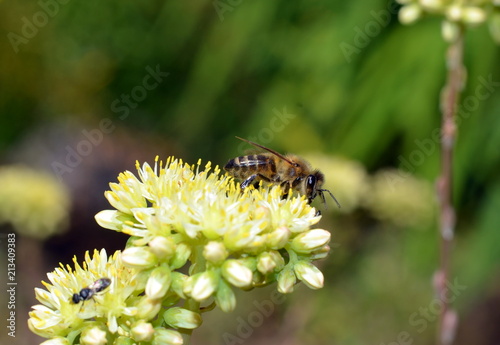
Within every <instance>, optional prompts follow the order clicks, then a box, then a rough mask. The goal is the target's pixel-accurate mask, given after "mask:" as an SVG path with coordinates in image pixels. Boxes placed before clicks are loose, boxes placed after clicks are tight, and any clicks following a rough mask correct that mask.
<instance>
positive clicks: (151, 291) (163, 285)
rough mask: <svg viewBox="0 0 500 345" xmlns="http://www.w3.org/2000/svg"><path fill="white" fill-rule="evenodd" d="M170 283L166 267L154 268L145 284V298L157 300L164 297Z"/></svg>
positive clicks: (170, 279) (169, 273) (169, 275)
mask: <svg viewBox="0 0 500 345" xmlns="http://www.w3.org/2000/svg"><path fill="white" fill-rule="evenodd" d="M171 282H172V277H171V272H170V269H169V268H168V267H165V266H161V267H156V268H155V269H153V271H152V272H151V275H150V276H149V279H148V283H147V284H146V290H145V292H146V296H148V297H149V298H150V299H158V298H162V297H163V296H165V294H166V293H167V291H168V289H169V288H170V283H171Z"/></svg>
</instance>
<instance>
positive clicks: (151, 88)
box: [0, 0, 500, 345]
mask: <svg viewBox="0 0 500 345" xmlns="http://www.w3.org/2000/svg"><path fill="white" fill-rule="evenodd" d="M397 8H398V7H397V5H396V4H395V3H394V2H393V1H378V0H373V1H369V2H368V1H361V0H352V1H338V0H330V1H306V0H296V1H264V0H253V1H248V0H247V1H245V0H239V1H237V0H216V1H212V0H210V1H202V0H191V1H171V0H169V1H147V2H140V1H128V0H124V1H113V0H109V1H95V0H87V1H66V2H64V1H62V0H60V1H57V0H41V1H39V2H35V1H27V0H19V1H15V2H14V1H5V0H4V1H3V2H0V27H1V30H2V37H3V38H2V40H1V41H0V45H1V46H0V85H1V86H0V87H1V91H0V114H1V117H0V163H1V164H2V166H0V178H1V180H0V181H1V185H2V187H0V189H2V191H1V192H0V210H3V211H0V213H1V214H0V216H1V217H2V218H0V219H1V220H3V221H4V225H3V228H2V237H1V242H2V243H3V244H5V243H6V241H5V239H6V235H5V234H6V233H7V232H15V233H16V234H17V237H16V238H17V242H16V245H17V247H16V248H17V252H16V255H17V256H16V259H17V261H16V265H17V266H16V267H17V270H18V271H17V272H18V275H17V279H18V280H17V281H18V284H19V288H18V291H17V300H16V303H17V309H16V310H17V336H16V338H15V339H11V338H10V337H9V338H7V335H4V334H3V333H2V335H1V337H2V338H0V342H2V343H4V342H5V341H7V340H6V339H8V340H9V341H12V340H13V341H15V342H17V341H19V343H20V344H37V343H39V342H41V339H40V338H37V337H36V336H34V335H31V334H30V333H29V332H28V331H27V327H26V319H27V312H28V310H29V307H30V306H31V305H33V304H35V303H36V301H35V299H34V293H33V288H34V287H41V284H40V280H42V279H45V280H46V272H49V271H51V270H53V267H55V266H57V265H58V263H59V262H63V263H65V264H66V263H71V258H72V256H73V255H77V256H78V257H79V260H80V261H81V260H82V258H83V253H84V252H85V250H92V249H94V248H102V247H105V248H107V249H108V252H110V251H113V250H116V249H120V248H123V246H124V243H125V240H126V238H125V236H121V235H120V234H116V233H112V232H111V231H108V230H104V229H100V228H99V227H98V226H97V224H95V221H94V218H93V216H94V215H95V214H96V213H97V212H98V211H100V210H102V209H106V208H110V206H109V205H108V204H107V201H106V200H105V199H104V196H103V193H104V191H105V190H106V189H107V188H108V183H109V182H112V181H115V180H116V176H117V175H118V173H119V172H120V171H123V170H126V169H128V170H132V171H134V164H135V161H136V160H139V161H141V162H142V161H149V162H153V159H154V157H155V156H156V155H159V156H160V157H161V158H166V157H167V156H168V155H172V154H174V155H176V156H179V157H181V158H183V159H184V160H185V161H188V162H193V163H194V162H196V161H197V160H198V159H199V158H202V159H203V160H204V161H206V160H211V161H212V162H213V163H214V164H219V165H224V164H225V163H226V162H227V160H228V159H230V158H233V157H235V156H238V155H243V154H244V153H245V150H247V149H248V148H249V147H248V145H247V144H244V143H242V142H240V141H238V140H237V139H236V138H235V135H237V136H241V137H244V138H248V139H251V140H254V141H257V142H259V143H261V144H263V145H265V146H268V147H271V148H273V149H275V150H278V151H280V152H293V153H297V154H302V155H303V156H304V157H306V158H308V159H310V161H311V163H313V165H314V166H316V167H318V168H320V169H321V170H322V171H323V172H324V173H325V175H326V178H327V188H330V189H331V191H332V192H333V193H334V194H335V195H336V197H337V199H338V200H339V202H340V203H341V204H342V206H343V208H342V209H340V210H336V209H335V208H336V206H335V204H334V202H333V201H332V200H331V199H330V200H328V201H327V203H328V208H327V209H326V210H325V209H324V208H322V207H323V206H321V205H320V203H319V202H318V201H316V205H317V206H318V207H320V208H321V210H322V212H323V214H324V217H323V219H322V221H321V223H320V224H319V226H320V227H323V228H326V229H329V230H330V231H331V232H332V234H333V236H332V238H333V240H332V254H331V255H330V257H329V258H327V259H326V260H323V261H322V262H321V263H320V266H321V268H322V270H323V271H324V272H325V281H326V283H325V288H324V289H322V290H319V291H309V290H308V289H306V288H298V289H297V291H296V292H294V293H293V294H292V295H289V296H286V298H285V299H281V300H280V303H273V306H274V308H273V312H272V313H270V314H269V315H267V314H266V315H264V314H262V312H259V308H258V306H257V304H258V303H259V301H265V300H270V298H271V297H270V296H271V294H272V291H273V288H274V287H272V288H266V289H263V290H260V291H252V292H249V293H240V294H238V297H239V299H238V309H237V310H236V311H235V312H234V313H233V314H223V313H221V312H213V313H208V314H206V317H205V321H204V322H205V323H204V325H203V326H202V327H201V328H200V329H199V330H197V331H195V337H194V343H195V344H346V345H347V344H410V343H412V342H413V343H419V344H432V343H434V339H435V328H436V321H435V318H436V315H437V313H438V310H439V305H438V304H436V301H437V300H436V298H435V296H434V293H433V289H432V284H431V281H432V276H433V273H434V271H435V270H436V267H437V262H438V258H439V250H438V234H437V228H436V224H437V218H436V215H437V211H436V200H435V196H434V192H433V184H434V182H435V179H436V177H437V174H438V172H439V145H438V142H437V141H436V138H437V136H436V135H438V134H436V133H439V127H440V116H441V115H440V112H439V96H440V91H441V88H442V86H443V84H444V83H445V79H446V68H445V59H444V56H445V51H446V44H445V43H444V42H443V40H442V38H441V34H440V20H439V18H426V19H424V20H422V21H420V22H418V23H417V24H416V25H413V26H402V25H401V24H399V22H398V20H397ZM498 53H499V50H498V47H497V46H496V45H495V44H494V43H493V41H492V39H491V38H490V36H489V34H488V31H487V28H486V27H485V26H480V27H477V28H473V29H471V30H468V32H467V37H466V43H465V57H464V59H465V64H466V67H467V71H468V78H467V83H466V85H465V88H464V93H463V97H462V102H461V105H460V111H461V112H460V113H459V116H458V123H459V134H458V141H457V143H456V150H455V155H456V156H455V157H456V160H455V164H454V168H455V171H454V174H455V175H454V181H453V184H454V200H455V205H456V211H457V229H456V231H457V238H456V242H455V243H456V245H455V248H454V253H453V268H452V273H451V281H452V282H454V283H453V284H455V286H458V288H457V289H456V291H455V292H454V294H453V297H454V298H453V300H454V302H453V304H454V306H455V307H456V308H457V309H458V311H459V315H460V325H459V329H458V334H457V340H456V342H455V343H456V344H471V343H473V344H497V343H498V341H500V340H499V339H500V330H499V329H498V327H497V326H498V324H499V322H500V270H499V263H500V260H499V259H500V250H499V249H498V243H500V212H499V209H500V174H499V171H500V149H499V148H500V116H499V114H500V91H499V90H498V86H499V84H498V82H497V81H500V68H499V64H498V61H499V59H498ZM12 169H14V170H12ZM15 169H19V170H15ZM23 169H24V170H23ZM26 171H31V172H33V171H34V172H36V173H39V174H40V176H41V177H40V180H37V177H36V175H37V174H35V176H33V174H30V173H27V175H26V174H24V173H25V172H26ZM47 176H49V177H50V178H52V179H53V181H52V182H51V183H46V182H44V181H45V180H43V179H44V178H48V177H47ZM15 177H17V180H16V178H15ZM57 183H59V184H60V185H57ZM7 186H8V187H9V188H7ZM16 188H17V189H16ZM65 193H66V194H65ZM65 212H66V213H67V215H66V216H65ZM56 231H58V233H57V234H55V235H54V234H53V232H56ZM2 251H5V246H2ZM3 254H5V253H3ZM3 254H2V255H3ZM3 257H5V255H3ZM2 262H3V260H2ZM6 269H7V268H6V264H5V265H2V267H0V274H2V281H3V279H4V277H6V276H7V274H6V272H5V270H6ZM2 288H3V287H2ZM0 302H1V303H2V305H0V310H1V311H2V313H4V314H5V315H7V314H6V312H7V309H6V307H5V306H6V305H7V301H6V296H2V297H0ZM425 310H427V311H428V313H427V314H425V313H424V312H425ZM429 310H430V311H429ZM259 313H261V316H262V317H261V318H259V317H258V314H259ZM4 314H2V319H4V318H3V316H4ZM252 315H253V316H252ZM252 317H254V318H256V319H255V320H253V321H252V320H250V319H249V318H252ZM259 320H261V321H259ZM249 322H250V323H251V322H253V323H254V326H249V327H247V328H245V327H244V326H243V325H244V324H245V323H247V324H248V323H249ZM228 339H229V340H228Z"/></svg>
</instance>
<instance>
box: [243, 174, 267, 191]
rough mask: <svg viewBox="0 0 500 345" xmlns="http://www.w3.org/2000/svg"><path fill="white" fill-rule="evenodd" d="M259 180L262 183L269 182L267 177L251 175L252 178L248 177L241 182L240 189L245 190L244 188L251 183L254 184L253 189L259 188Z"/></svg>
mask: <svg viewBox="0 0 500 345" xmlns="http://www.w3.org/2000/svg"><path fill="white" fill-rule="evenodd" d="M260 180H264V181H267V182H270V181H271V180H269V179H268V178H267V177H265V176H263V175H261V174H253V175H252V176H250V177H249V178H247V179H246V180H245V181H243V182H241V185H240V187H241V189H245V188H246V187H248V186H250V185H251V184H252V182H255V183H254V187H255V188H259V181H260Z"/></svg>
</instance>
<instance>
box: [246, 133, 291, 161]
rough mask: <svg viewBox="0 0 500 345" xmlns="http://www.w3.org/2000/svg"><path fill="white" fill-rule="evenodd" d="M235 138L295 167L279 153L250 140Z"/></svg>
mask: <svg viewBox="0 0 500 345" xmlns="http://www.w3.org/2000/svg"><path fill="white" fill-rule="evenodd" d="M236 138H238V139H240V140H243V141H245V142H247V143H249V144H250V145H253V146H256V147H258V148H261V149H263V150H266V151H267V152H270V153H272V154H273V155H275V156H277V157H279V158H281V159H283V160H284V161H285V162H287V163H288V164H290V165H295V163H293V162H292V161H291V160H289V159H288V158H286V157H285V156H283V155H282V154H281V153H279V152H276V151H274V150H272V149H270V148H268V147H265V146H262V145H259V144H257V143H254V142H253V141H250V140H247V139H243V138H240V137H236Z"/></svg>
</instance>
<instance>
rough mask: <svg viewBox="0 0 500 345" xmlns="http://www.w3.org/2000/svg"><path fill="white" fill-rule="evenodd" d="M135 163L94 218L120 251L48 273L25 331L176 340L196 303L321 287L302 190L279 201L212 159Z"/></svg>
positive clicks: (319, 252) (320, 250)
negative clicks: (273, 288)
mask: <svg viewBox="0 0 500 345" xmlns="http://www.w3.org/2000/svg"><path fill="white" fill-rule="evenodd" d="M137 168H138V177H136V176H135V175H134V174H132V173H131V172H128V171H127V172H124V173H122V174H120V175H119V177H118V183H111V184H110V186H111V191H108V192H106V193H105V196H106V198H107V199H108V200H109V202H110V204H111V205H112V206H113V207H114V208H115V210H105V211H102V212H100V213H99V214H97V215H96V220H97V222H98V223H99V224H100V225H101V226H103V227H104V228H107V229H112V230H115V231H120V232H123V233H125V234H128V235H130V239H129V241H128V244H127V248H125V249H124V251H123V252H121V253H117V254H115V256H114V257H113V258H111V259H110V260H108V261H106V262H105V260H104V259H103V258H102V256H103V254H101V258H99V255H97V256H95V257H94V259H93V260H90V259H89V258H87V263H86V267H84V269H83V270H82V269H80V268H79V266H77V268H76V270H75V272H72V271H71V270H70V269H69V268H67V269H56V271H55V272H54V273H51V274H49V279H50V280H51V283H52V285H50V284H46V287H47V288H48V289H49V291H48V292H47V291H45V290H37V298H38V299H39V300H40V301H41V302H42V304H43V305H44V306H35V307H34V309H35V310H34V311H33V312H32V313H31V319H30V327H31V329H32V330H33V331H34V332H35V333H37V334H40V335H42V336H45V337H52V338H53V339H52V340H50V341H55V342H56V343H50V344H59V343H61V344H63V343H64V342H63V341H69V342H68V344H89V345H90V344H106V343H113V344H121V343H123V344H128V342H130V341H131V342H135V343H138V342H140V343H141V344H181V343H182V341H183V338H182V337H181V333H183V334H189V333H190V331H191V330H193V329H195V328H197V327H199V326H200V325H201V323H202V319H201V310H200V307H201V304H202V303H203V304H204V305H205V306H208V305H210V304H212V305H217V306H219V307H220V308H221V309H222V310H223V311H226V312H228V311H231V310H233V309H234V307H235V304H236V298H235V294H234V292H233V289H234V288H241V289H249V288H252V287H259V286H263V285H267V284H270V283H273V282H277V289H278V291H280V292H281V293H289V292H292V291H293V289H294V285H295V284H296V283H297V281H302V282H304V283H305V285H306V286H308V287H310V288H312V289H318V288H321V287H323V280H324V278H323V274H322V273H321V271H320V270H319V269H318V268H316V266H314V265H313V264H312V261H314V260H317V259H320V258H324V257H325V256H326V255H327V254H328V252H329V249H330V248H329V246H328V242H329V241H330V233H329V232H328V231H326V230H323V229H312V228H311V227H312V226H313V225H314V224H316V223H317V222H318V221H319V220H320V218H321V216H319V215H318V214H317V211H316V209H315V208H313V207H311V206H310V205H309V204H308V203H307V200H306V198H305V197H304V196H291V195H290V196H288V197H286V198H283V194H285V193H284V191H282V190H281V189H280V187H279V186H273V187H270V188H265V187H262V188H259V189H254V188H253V187H250V188H247V189H245V190H244V191H242V190H241V189H240V187H239V184H237V183H235V182H234V181H233V179H232V178H231V177H229V176H227V175H221V174H220V170H219V169H218V168H217V167H216V168H215V169H214V171H211V170H212V169H211V165H210V163H208V164H206V165H205V167H204V169H202V167H201V163H200V162H198V164H196V165H189V164H185V163H183V162H182V161H181V160H177V159H174V158H169V159H168V160H167V161H166V163H165V165H163V164H162V163H161V162H159V161H158V159H157V160H156V164H155V165H154V167H151V166H150V165H148V164H144V165H143V166H142V167H140V166H139V165H138V166H137ZM183 267H186V269H187V270H184V269H183V270H182V272H188V274H185V273H181V272H180V271H178V269H180V268H183ZM102 278H107V279H109V280H110V281H111V284H110V286H109V287H108V286H104V285H103V283H106V284H105V285H107V282H108V280H102ZM99 279H101V280H99ZM95 281H99V284H94V283H93V282H95ZM89 284H90V285H89ZM92 284H94V285H92ZM86 286H87V287H88V289H87V290H89V291H90V292H91V294H92V295H91V296H88V292H89V291H87V290H81V289H83V288H85V287H86ZM96 286H97V287H98V288H95V287H96ZM94 290H95V291H94ZM101 290H102V291H101ZM78 291H81V293H80V296H76V297H75V296H73V295H72V294H74V293H78ZM94 292H95V294H94ZM72 296H73V297H72ZM72 298H73V303H72V302H71V301H70V300H71V299H72ZM75 299H76V300H81V299H83V302H82V303H81V304H80V303H76V304H75V303H74V301H75ZM46 301H49V302H47V303H45V302H46ZM80 308H81V309H80ZM205 309H206V307H205ZM90 320H92V321H90ZM68 330H69V331H68ZM68 332H69V333H68ZM111 340H113V341H111ZM106 341H107V342H106ZM120 341H121V342H120Z"/></svg>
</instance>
